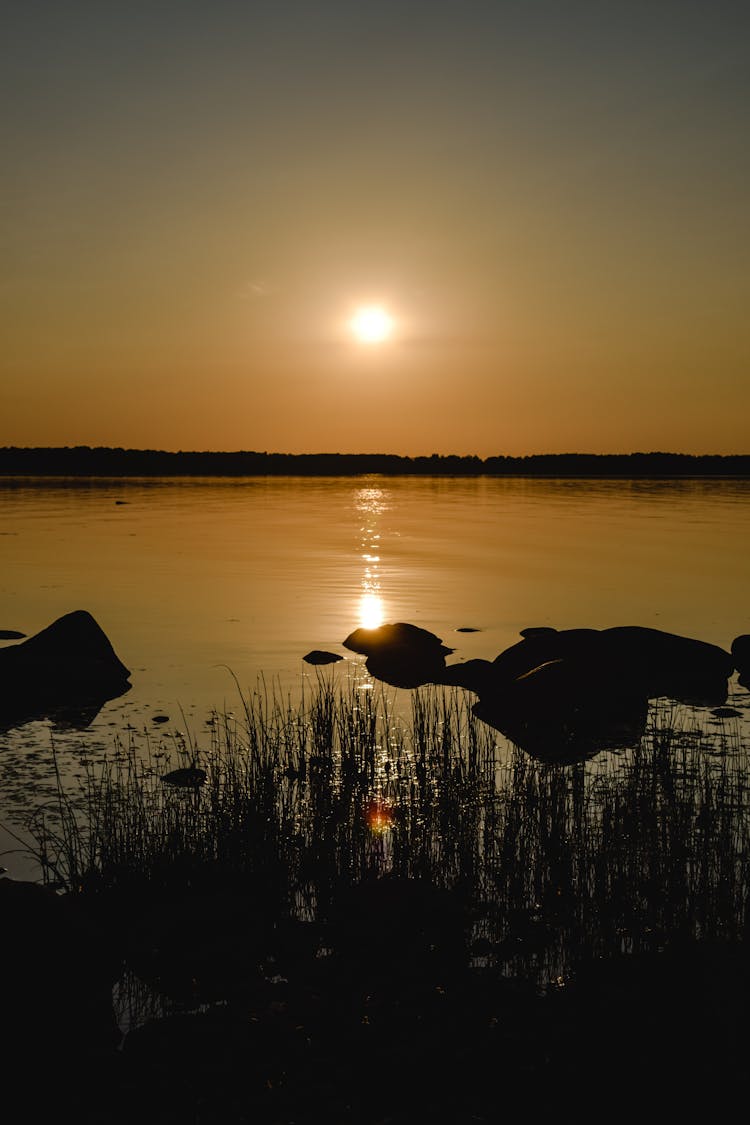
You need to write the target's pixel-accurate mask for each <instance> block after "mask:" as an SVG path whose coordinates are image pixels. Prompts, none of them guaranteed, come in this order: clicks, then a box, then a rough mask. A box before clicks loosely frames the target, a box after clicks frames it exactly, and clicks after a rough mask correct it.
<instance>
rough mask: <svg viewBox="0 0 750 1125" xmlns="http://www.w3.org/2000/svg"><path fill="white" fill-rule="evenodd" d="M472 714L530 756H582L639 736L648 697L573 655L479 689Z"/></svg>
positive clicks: (555, 758)
mask: <svg viewBox="0 0 750 1125" xmlns="http://www.w3.org/2000/svg"><path fill="white" fill-rule="evenodd" d="M473 711H474V714H475V715H476V716H477V718H480V719H482V720H483V721H484V722H486V723H488V724H489V725H490V726H492V727H495V729H496V730H499V731H500V732H501V733H502V734H504V735H505V736H506V737H507V738H510V739H511V741H512V742H515V743H516V745H517V746H520V747H521V748H522V749H523V750H525V751H526V752H527V753H528V754H531V755H532V757H535V758H538V759H540V760H541V761H545V762H558V763H571V762H578V761H584V760H585V759H587V758H590V757H593V755H594V754H597V753H599V752H600V751H601V750H606V749H613V748H615V747H622V746H631V745H634V744H635V743H636V742H638V740H639V739H640V738H641V737H642V735H643V732H644V730H645V726H646V718H647V715H648V699H647V697H646V696H645V695H644V694H643V693H642V692H641V691H640V690H639V689H638V688H636V687H633V686H632V685H628V684H625V685H623V684H622V683H620V682H618V681H617V680H615V679H613V678H612V677H611V676H609V675H608V674H607V671H606V669H604V668H601V669H593V670H592V669H589V668H584V667H582V666H581V664H580V663H579V662H578V661H576V660H572V659H567V660H566V659H559V660H550V661H547V662H546V663H545V664H540V665H539V667H538V668H532V669H531V670H530V671H529V672H525V673H524V674H523V675H521V676H518V677H517V678H516V679H515V680H512V681H511V682H510V683H506V684H504V685H502V686H500V685H497V684H496V685H495V687H494V690H489V689H487V688H486V689H485V690H484V691H483V692H480V693H479V701H478V702H477V703H475V704H474V707H473Z"/></svg>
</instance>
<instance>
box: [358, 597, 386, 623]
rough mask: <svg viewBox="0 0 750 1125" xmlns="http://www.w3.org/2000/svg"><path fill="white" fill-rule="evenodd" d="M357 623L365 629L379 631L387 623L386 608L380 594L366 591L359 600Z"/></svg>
mask: <svg viewBox="0 0 750 1125" xmlns="http://www.w3.org/2000/svg"><path fill="white" fill-rule="evenodd" d="M357 621H358V622H359V624H360V625H361V627H362V628H363V629H377V628H378V627H379V626H380V625H382V624H383V622H384V621H385V608H384V605H383V599H382V598H381V596H380V594H376V593H375V591H374V590H366V591H365V593H363V594H362V595H361V596H360V599H359V611H358V613H357Z"/></svg>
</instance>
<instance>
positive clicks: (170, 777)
mask: <svg viewBox="0 0 750 1125" xmlns="http://www.w3.org/2000/svg"><path fill="white" fill-rule="evenodd" d="M206 777H207V774H206V771H205V770H202V769H199V768H198V767H197V766H185V767H184V768H183V769H179V770H172V771H171V773H165V774H164V776H163V777H162V781H165V782H166V783H167V785H174V786H176V787H177V788H179V789H199V788H200V786H201V785H205V783H206Z"/></svg>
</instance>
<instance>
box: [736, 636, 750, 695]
mask: <svg viewBox="0 0 750 1125" xmlns="http://www.w3.org/2000/svg"><path fill="white" fill-rule="evenodd" d="M732 660H733V661H734V666H735V668H736V669H737V671H738V672H739V674H740V683H741V684H742V686H743V687H750V633H743V634H741V636H739V637H735V638H734V640H733V641H732Z"/></svg>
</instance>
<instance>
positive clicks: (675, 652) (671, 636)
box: [601, 625, 734, 706]
mask: <svg viewBox="0 0 750 1125" xmlns="http://www.w3.org/2000/svg"><path fill="white" fill-rule="evenodd" d="M601 637H602V642H603V649H602V655H603V658H604V659H605V661H606V662H607V663H608V665H609V667H610V668H611V669H612V671H613V674H616V675H618V676H621V677H624V678H627V679H628V680H630V681H631V682H632V683H635V684H638V685H640V686H641V688H642V689H643V690H644V691H645V693H646V695H647V696H648V697H649V698H650V699H654V698H656V697H657V696H660V695H666V696H669V697H670V698H671V699H676V700H678V701H680V702H684V703H697V704H700V705H706V706H711V705H714V704H721V703H723V702H724V700H725V699H726V697H727V690H728V679H729V677H730V676H731V674H732V671H733V667H734V665H733V659H732V656H730V654H729V653H728V652H726V651H725V650H724V649H723V648H719V646H718V645H713V644H708V643H707V642H706V641H699V640H695V639H694V638H692V637H682V636H679V635H678V634H676V633H665V632H663V631H662V630H661V629H648V628H644V627H642V626H638V625H623V626H618V627H617V628H614V629H603V630H602V633H601Z"/></svg>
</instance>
